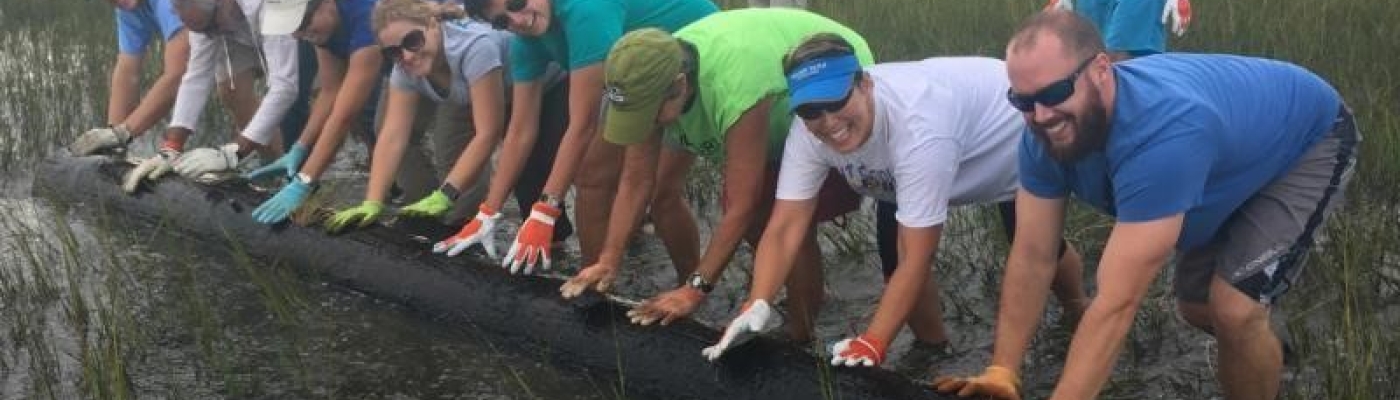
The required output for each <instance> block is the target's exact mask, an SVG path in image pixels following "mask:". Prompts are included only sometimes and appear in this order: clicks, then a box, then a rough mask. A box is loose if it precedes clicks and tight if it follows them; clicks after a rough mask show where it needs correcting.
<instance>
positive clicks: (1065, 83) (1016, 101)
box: [1006, 54, 1099, 112]
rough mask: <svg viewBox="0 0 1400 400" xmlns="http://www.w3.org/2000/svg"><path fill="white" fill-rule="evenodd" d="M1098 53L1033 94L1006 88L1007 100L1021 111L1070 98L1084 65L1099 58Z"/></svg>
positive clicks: (1052, 104)
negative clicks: (1066, 74) (1020, 92)
mask: <svg viewBox="0 0 1400 400" xmlns="http://www.w3.org/2000/svg"><path fill="white" fill-rule="evenodd" d="M1098 56H1099V55H1098V54H1095V55H1093V56H1092V57H1089V58H1088V59H1086V60H1084V61H1083V62H1081V63H1079V67H1077V68H1075V69H1074V72H1071V73H1070V74H1069V76H1067V77H1065V79H1061V80H1058V81H1055V83H1051V84H1049V85H1046V86H1045V87H1044V88H1041V89H1040V90H1038V91H1036V92H1035V93H1032V94H1017V93H1016V92H1014V91H1012V90H1011V89H1007V90H1006V100H1007V101H1009V102H1011V106H1012V107H1016V109H1017V110H1021V112H1032V111H1035V103H1040V105H1043V106H1046V107H1054V106H1057V105H1060V103H1064V102H1065V100H1069V98H1070V96H1074V82H1075V81H1077V80H1079V74H1080V73H1083V72H1084V67H1088V66H1089V62H1090V61H1094V59H1095V58H1098Z"/></svg>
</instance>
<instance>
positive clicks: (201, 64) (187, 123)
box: [170, 32, 218, 132]
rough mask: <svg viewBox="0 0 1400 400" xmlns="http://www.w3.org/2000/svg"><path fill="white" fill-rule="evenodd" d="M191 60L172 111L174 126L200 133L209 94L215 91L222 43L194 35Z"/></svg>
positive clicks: (172, 125)
mask: <svg viewBox="0 0 1400 400" xmlns="http://www.w3.org/2000/svg"><path fill="white" fill-rule="evenodd" d="M189 40H190V60H189V63H188V64H186V66H185V75H184V76H183V77H181V78H180V88H179V89H178V90H177V91H176V92H175V106H174V108H172V109H171V111H170V126H171V127H174V128H184V129H189V130H190V131H192V132H193V131H196V129H195V126H196V125H197V124H198V123H199V116H200V114H201V113H203V112H204V104H205V103H207V102H209V91H210V90H211V89H213V87H214V53H215V52H216V50H217V49H216V48H215V45H216V44H217V43H218V42H217V41H216V40H215V39H213V38H210V37H209V35H205V34H202V33H195V32H190V39H189Z"/></svg>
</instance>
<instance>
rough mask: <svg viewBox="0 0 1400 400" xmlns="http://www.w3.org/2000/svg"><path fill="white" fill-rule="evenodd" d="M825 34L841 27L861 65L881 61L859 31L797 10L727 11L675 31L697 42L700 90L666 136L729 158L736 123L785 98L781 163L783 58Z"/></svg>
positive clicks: (774, 121) (771, 134) (771, 139)
mask: <svg viewBox="0 0 1400 400" xmlns="http://www.w3.org/2000/svg"><path fill="white" fill-rule="evenodd" d="M822 32H834V33H836V34H838V35H841V37H843V38H845V39H846V41H848V42H851V45H852V46H854V47H855V50H856V58H857V59H859V60H860V63H861V65H866V66H868V65H872V64H874V63H875V56H874V55H872V54H871V52H870V46H869V45H867V44H866V43H865V39H864V38H862V37H861V36H860V34H857V33H856V32H855V31H854V30H851V28H847V27H846V26H844V25H841V24H840V23H838V22H836V21H832V20H830V19H827V18H826V17H823V16H821V15H817V14H815V13H812V12H808V11H804V10H798V9H788V8H751V9H742V10H733V11H723V12H718V13H714V14H710V16H708V17H705V18H702V19H700V20H699V21H695V22H694V23H691V24H690V25H687V26H686V27H685V28H681V30H679V31H676V33H675V36H676V37H677V38H680V39H681V40H684V41H686V42H688V43H690V44H691V45H694V46H695V51H696V53H697V57H696V58H697V62H696V68H697V69H698V74H699V75H698V77H697V78H696V80H697V81H698V83H697V85H696V86H697V88H698V89H697V94H696V97H695V100H694V103H693V104H692V105H691V108H690V110H688V111H686V113H685V114H682V115H681V117H680V119H679V120H678V121H677V122H676V123H675V124H673V125H671V126H669V127H667V130H666V139H667V140H668V141H670V142H673V143H679V144H680V145H682V146H684V147H685V148H686V150H688V151H690V152H692V153H695V154H696V155H698V156H700V157H704V158H706V159H709V160H712V161H723V160H724V138H725V135H726V134H727V133H728V131H729V127H730V126H733V125H734V123H735V122H737V121H738V120H739V116H741V115H743V114H744V112H746V111H748V110H749V108H752V107H753V106H754V105H755V104H758V102H759V101H760V100H763V99H764V98H766V97H768V96H770V95H779V97H778V98H777V100H776V101H774V102H773V106H772V107H773V108H772V112H770V113H769V115H768V160H769V161H770V162H773V163H776V162H777V161H778V160H781V159H782V154H783V142H784V141H785V139H786V138H787V133H788V127H789V126H790V125H791V124H792V114H789V113H788V112H787V109H788V94H787V76H786V75H784V74H783V57H784V56H786V55H787V53H788V51H791V50H792V49H793V48H795V47H797V45H799V44H802V41H803V40H804V39H806V38H807V37H809V36H811V35H814V34H817V33H822Z"/></svg>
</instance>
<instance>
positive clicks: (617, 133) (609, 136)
mask: <svg viewBox="0 0 1400 400" xmlns="http://www.w3.org/2000/svg"><path fill="white" fill-rule="evenodd" d="M661 103H662V102H660V101H658V102H655V103H653V104H646V105H639V106H637V107H633V108H631V109H628V110H619V109H618V108H617V107H613V106H611V105H609V106H608V107H607V111H606V112H604V113H603V118H604V119H603V140H607V141H608V142H611V143H614V144H620V145H624V146H625V145H629V144H637V143H641V142H643V141H646V139H647V137H648V136H650V135H651V134H652V131H654V130H656V114H657V112H659V111H660V110H661Z"/></svg>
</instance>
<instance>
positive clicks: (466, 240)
mask: <svg viewBox="0 0 1400 400" xmlns="http://www.w3.org/2000/svg"><path fill="white" fill-rule="evenodd" d="M500 221H501V213H498V212H496V210H493V209H491V207H490V206H487V205H485V204H482V205H480V206H477V207H476V217H473V218H472V222H468V223H467V226H463V227H462V230H460V231H457V234H456V235H452V236H449V237H448V238H446V239H443V240H442V241H441V242H437V243H434V244H433V252H434V253H447V256H448V257H456V256H457V255H458V254H462V251H464V250H466V249H467V248H469V247H472V245H474V244H480V245H481V247H482V248H483V249H486V255H487V256H490V257H491V258H496V241H495V240H494V238H492V233H494V232H495V231H496V223H497V222H500Z"/></svg>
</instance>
